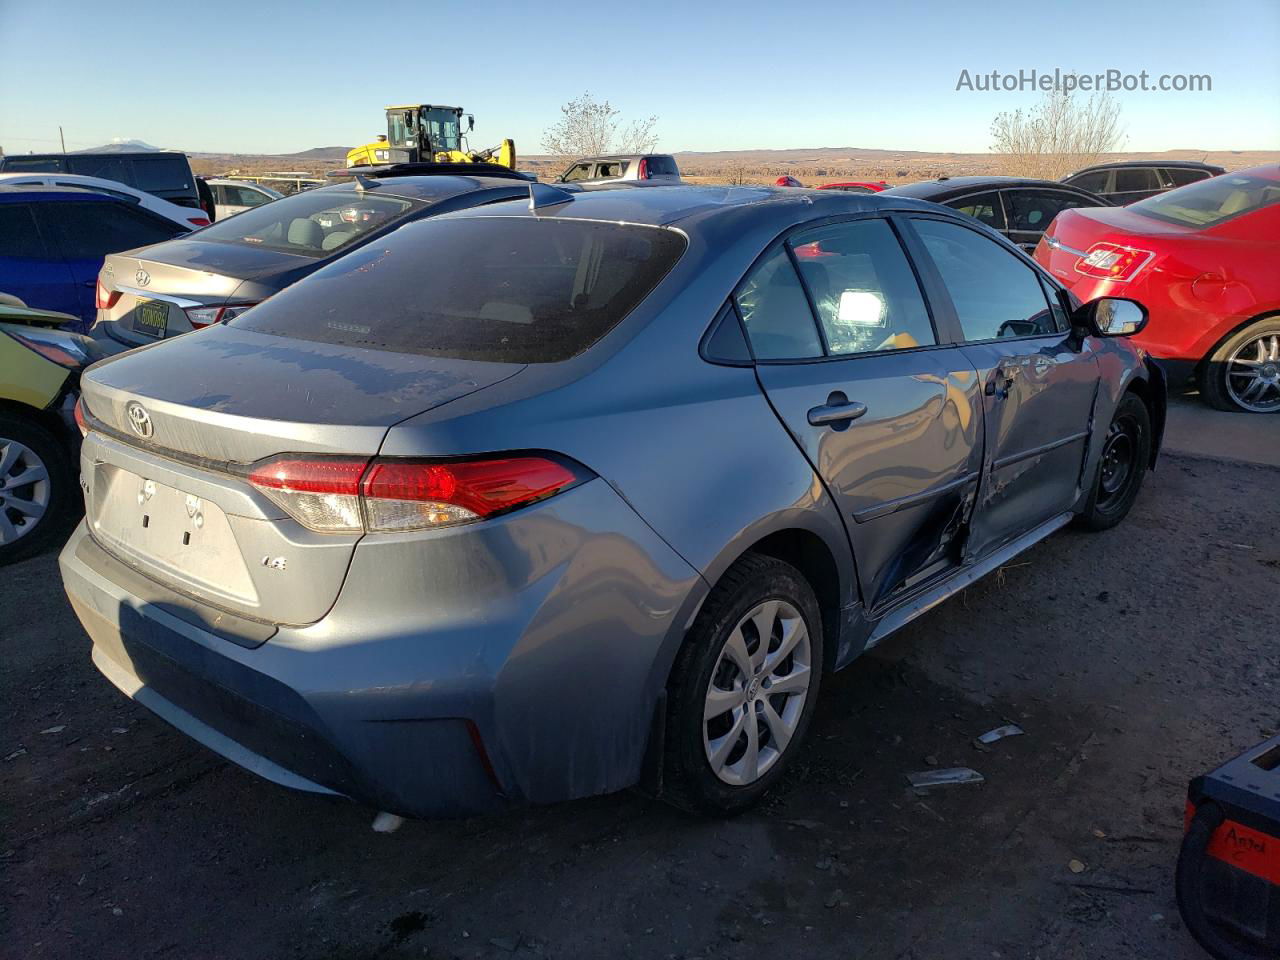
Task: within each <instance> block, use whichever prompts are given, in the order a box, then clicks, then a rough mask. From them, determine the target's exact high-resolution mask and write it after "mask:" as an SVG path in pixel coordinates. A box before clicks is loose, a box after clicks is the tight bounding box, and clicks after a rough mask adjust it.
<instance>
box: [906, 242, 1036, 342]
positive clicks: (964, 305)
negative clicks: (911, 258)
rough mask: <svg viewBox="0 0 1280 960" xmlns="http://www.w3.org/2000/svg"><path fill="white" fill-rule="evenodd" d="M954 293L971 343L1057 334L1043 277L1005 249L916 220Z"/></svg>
mask: <svg viewBox="0 0 1280 960" xmlns="http://www.w3.org/2000/svg"><path fill="white" fill-rule="evenodd" d="M912 223H913V225H914V226H915V228H916V232H917V233H919V234H920V239H921V240H923V241H924V245H925V248H926V249H927V250H928V251H929V256H930V257H932V258H933V262H934V263H935V264H936V265H937V267H938V272H939V273H940V274H942V282H943V283H944V284H945V285H946V287H947V292H948V293H949V294H951V302H952V303H953V304H955V308H956V314H957V315H958V316H959V318H960V326H961V328H962V329H963V331H964V338H965V340H966V341H967V342H970V343H973V342H977V341H982V340H1001V339H1005V338H1007V337H1028V336H1037V335H1041V334H1048V333H1054V332H1055V331H1056V330H1057V323H1056V321H1055V319H1054V316H1053V314H1052V313H1051V312H1050V311H1049V301H1048V300H1047V299H1045V293H1044V288H1043V287H1042V286H1041V285H1040V277H1039V275H1038V274H1037V273H1036V272H1035V270H1033V269H1032V268H1031V267H1029V266H1027V264H1025V263H1023V262H1022V261H1021V260H1019V259H1018V258H1017V257H1016V256H1014V255H1013V254H1012V253H1010V252H1009V251H1008V250H1006V249H1004V247H1002V246H1000V244H998V243H996V242H995V241H994V240H991V239H989V238H987V237H984V236H983V235H982V234H980V233H978V232H977V231H975V230H970V229H968V228H967V227H962V226H960V225H959V224H955V223H943V222H941V221H939V220H913V221H912Z"/></svg>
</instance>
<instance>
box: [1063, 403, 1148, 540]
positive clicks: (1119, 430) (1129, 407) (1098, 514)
mask: <svg viewBox="0 0 1280 960" xmlns="http://www.w3.org/2000/svg"><path fill="white" fill-rule="evenodd" d="M1150 463H1151V413H1150V411H1149V410H1147V405H1146V404H1145V403H1143V401H1142V398H1141V397H1139V396H1138V395H1137V394H1135V393H1126V394H1125V395H1124V398H1123V399H1122V400H1121V401H1120V403H1119V404H1118V405H1117V406H1116V412H1115V415H1114V416H1113V417H1112V418H1111V425H1110V426H1109V427H1108V428H1107V436H1106V439H1105V440H1104V441H1103V446H1102V453H1101V455H1100V456H1099V457H1098V468H1097V471H1096V473H1095V474H1094V478H1093V487H1092V489H1091V490H1090V491H1089V500H1088V502H1087V503H1086V504H1085V509H1084V511H1083V512H1082V513H1081V514H1080V515H1079V516H1078V517H1076V526H1078V527H1081V528H1083V529H1085V530H1110V529H1111V528H1112V527H1114V526H1115V525H1116V524H1118V523H1119V522H1120V521H1121V520H1123V519H1124V518H1125V517H1126V516H1127V515H1128V513H1129V510H1130V509H1131V508H1132V507H1133V503H1134V501H1135V500H1137V499H1138V491H1139V490H1141V489H1142V481H1143V478H1144V477H1146V475H1147V467H1148V465H1149V464H1150Z"/></svg>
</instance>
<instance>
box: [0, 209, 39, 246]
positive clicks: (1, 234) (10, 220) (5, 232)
mask: <svg viewBox="0 0 1280 960" xmlns="http://www.w3.org/2000/svg"><path fill="white" fill-rule="evenodd" d="M46 256H48V254H47V253H46V251H45V247H44V243H43V242H42V241H41V239H40V234H39V233H38V232H37V231H36V221H35V218H34V217H32V215H31V207H29V206H28V205H27V204H25V203H0V257H17V258H19V259H23V260H43V259H44V258H45V257H46Z"/></svg>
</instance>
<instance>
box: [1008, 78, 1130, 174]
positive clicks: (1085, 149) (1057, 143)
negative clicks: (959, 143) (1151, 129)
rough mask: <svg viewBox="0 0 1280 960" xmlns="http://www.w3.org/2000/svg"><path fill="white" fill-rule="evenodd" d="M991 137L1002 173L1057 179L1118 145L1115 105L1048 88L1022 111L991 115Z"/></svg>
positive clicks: (1119, 133)
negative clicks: (1076, 97)
mask: <svg viewBox="0 0 1280 960" xmlns="http://www.w3.org/2000/svg"><path fill="white" fill-rule="evenodd" d="M991 138H992V141H993V142H992V144H991V149H992V150H993V151H994V152H995V153H999V154H1003V155H1004V157H1005V161H1004V167H1005V170H1006V172H1007V173H1009V174H1012V175H1014V176H1020V177H1040V178H1043V179H1047V180H1057V179H1060V178H1061V177H1063V176H1065V175H1066V174H1068V173H1070V172H1071V171H1072V170H1074V169H1076V168H1078V167H1085V166H1088V165H1089V164H1091V163H1094V162H1096V161H1097V160H1098V158H1099V157H1101V156H1102V154H1104V153H1111V152H1113V151H1115V150H1116V149H1117V148H1118V147H1119V146H1120V144H1121V143H1122V142H1123V141H1124V133H1123V131H1122V128H1121V126H1120V105H1119V104H1118V103H1117V102H1116V101H1115V100H1113V99H1112V98H1111V97H1110V96H1108V95H1107V94H1094V95H1093V96H1091V97H1089V99H1088V100H1084V101H1080V100H1076V99H1075V97H1074V96H1073V95H1072V93H1070V92H1066V91H1049V92H1047V93H1046V94H1045V95H1044V98H1043V99H1042V100H1041V101H1040V102H1039V103H1038V104H1036V105H1035V106H1034V107H1032V108H1031V109H1030V110H1027V111H1026V112H1025V113H1024V112H1023V111H1022V110H1014V111H1012V112H1004V113H998V114H996V117H995V119H994V120H993V121H992V122H991Z"/></svg>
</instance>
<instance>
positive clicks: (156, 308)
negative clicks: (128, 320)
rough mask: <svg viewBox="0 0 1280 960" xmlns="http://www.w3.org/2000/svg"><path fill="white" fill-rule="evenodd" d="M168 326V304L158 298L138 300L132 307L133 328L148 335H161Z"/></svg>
mask: <svg viewBox="0 0 1280 960" xmlns="http://www.w3.org/2000/svg"><path fill="white" fill-rule="evenodd" d="M168 326H169V305H168V304H167V303H164V302H162V301H160V300H139V301H138V303H137V305H136V306H135V307H134V308H133V329H134V331H135V332H136V333H144V334H146V335H147V336H149V337H162V336H164V332H165V330H166V329H167V328H168Z"/></svg>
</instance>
